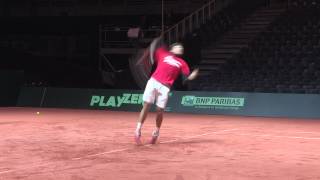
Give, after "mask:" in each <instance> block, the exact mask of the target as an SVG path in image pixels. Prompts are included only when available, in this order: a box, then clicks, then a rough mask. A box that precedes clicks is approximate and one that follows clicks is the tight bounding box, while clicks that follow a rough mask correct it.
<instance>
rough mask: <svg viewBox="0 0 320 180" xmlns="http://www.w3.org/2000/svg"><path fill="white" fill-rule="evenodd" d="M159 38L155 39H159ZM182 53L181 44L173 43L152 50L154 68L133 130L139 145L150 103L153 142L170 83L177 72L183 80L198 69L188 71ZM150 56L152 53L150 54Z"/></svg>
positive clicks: (157, 131) (153, 141)
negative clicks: (153, 114) (153, 117)
mask: <svg viewBox="0 0 320 180" xmlns="http://www.w3.org/2000/svg"><path fill="white" fill-rule="evenodd" d="M159 40H160V39H155V40H154V41H153V42H155V41H159ZM183 53H184V48H183V45H182V44H180V43H174V44H172V45H171V46H170V47H169V50H167V49H166V47H165V46H160V47H159V48H156V49H155V50H154V54H153V55H154V57H151V59H152V62H154V63H155V65H156V69H155V71H154V73H153V74H152V76H151V78H150V79H149V80H148V82H147V85H146V88H145V91H144V94H143V101H144V104H143V108H142V110H141V112H140V115H139V119H138V123H137V128H136V131H135V142H136V143H137V145H141V144H142V142H141V129H142V126H143V123H144V121H145V120H146V118H147V114H148V112H149V110H150V107H151V106H152V104H154V103H155V105H156V106H157V107H156V112H157V114H156V129H155V130H154V131H153V132H152V138H151V140H150V144H155V143H156V142H157V139H158V137H159V131H160V127H161V124H162V119H163V112H164V109H165V107H166V104H167V101H168V97H169V92H170V88H171V86H172V84H173V83H174V81H175V80H176V79H177V77H178V76H179V74H180V73H181V74H182V75H183V79H184V82H185V81H187V80H193V79H195V78H196V76H197V75H198V72H199V69H195V70H193V71H192V73H190V69H189V66H188V64H187V63H186V62H185V61H184V60H183V59H182V58H181V56H182V55H183ZM150 56H152V54H151V55H150Z"/></svg>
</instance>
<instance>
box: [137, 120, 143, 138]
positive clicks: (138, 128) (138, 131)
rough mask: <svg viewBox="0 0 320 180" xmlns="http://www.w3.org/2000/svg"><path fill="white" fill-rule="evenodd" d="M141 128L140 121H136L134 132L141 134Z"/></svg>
mask: <svg viewBox="0 0 320 180" xmlns="http://www.w3.org/2000/svg"><path fill="white" fill-rule="evenodd" d="M141 128H142V123H141V122H138V124H137V129H136V134H137V135H140V134H141Z"/></svg>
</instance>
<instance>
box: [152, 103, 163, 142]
mask: <svg viewBox="0 0 320 180" xmlns="http://www.w3.org/2000/svg"><path fill="white" fill-rule="evenodd" d="M163 112H164V109H163V108H160V107H157V115H156V129H155V130H154V131H153V132H152V138H151V141H150V144H155V143H156V142H157V139H158V137H159V133H160V128H161V124H162V120H163Z"/></svg>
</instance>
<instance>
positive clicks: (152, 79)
mask: <svg viewBox="0 0 320 180" xmlns="http://www.w3.org/2000/svg"><path fill="white" fill-rule="evenodd" d="M149 81H154V82H156V83H159V84H161V85H162V86H165V87H167V88H169V89H171V87H170V86H169V85H166V84H163V83H161V82H159V81H158V80H156V79H155V78H153V77H151V78H150V79H149Z"/></svg>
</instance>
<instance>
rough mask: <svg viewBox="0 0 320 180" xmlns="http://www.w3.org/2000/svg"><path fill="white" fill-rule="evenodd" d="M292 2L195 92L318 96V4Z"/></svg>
mask: <svg viewBox="0 0 320 180" xmlns="http://www.w3.org/2000/svg"><path fill="white" fill-rule="evenodd" d="M306 2H307V3H305V2H304V1H302V0H296V1H292V2H291V3H292V4H295V6H292V5H291V8H290V9H289V10H288V11H287V12H286V13H284V14H283V15H282V16H281V17H280V18H278V19H277V20H276V21H275V22H274V23H273V24H272V25H271V26H270V27H269V28H268V29H267V30H266V31H265V32H263V33H261V34H260V35H259V36H258V37H257V38H256V39H254V40H253V41H252V42H251V44H250V45H249V46H248V47H246V48H243V49H242V50H241V51H240V53H238V54H237V55H236V56H235V57H233V58H232V59H231V60H230V61H228V62H227V63H226V64H225V65H224V66H223V67H222V68H221V70H220V71H219V72H213V73H212V74H211V75H210V76H209V78H208V79H207V80H206V81H201V82H199V84H200V86H198V88H197V90H213V91H236V92H268V93H311V94H319V93H320V5H319V3H320V1H317V0H313V1H306Z"/></svg>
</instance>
